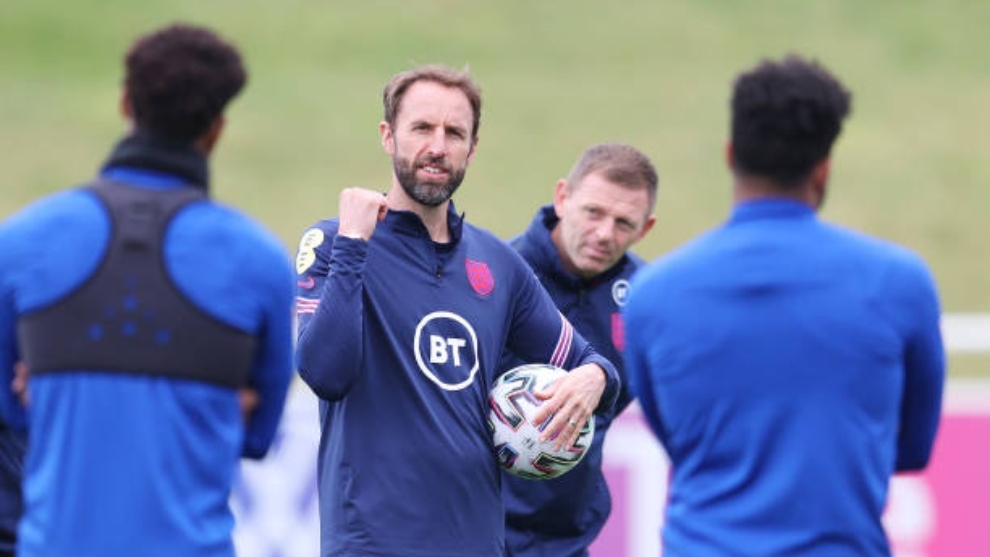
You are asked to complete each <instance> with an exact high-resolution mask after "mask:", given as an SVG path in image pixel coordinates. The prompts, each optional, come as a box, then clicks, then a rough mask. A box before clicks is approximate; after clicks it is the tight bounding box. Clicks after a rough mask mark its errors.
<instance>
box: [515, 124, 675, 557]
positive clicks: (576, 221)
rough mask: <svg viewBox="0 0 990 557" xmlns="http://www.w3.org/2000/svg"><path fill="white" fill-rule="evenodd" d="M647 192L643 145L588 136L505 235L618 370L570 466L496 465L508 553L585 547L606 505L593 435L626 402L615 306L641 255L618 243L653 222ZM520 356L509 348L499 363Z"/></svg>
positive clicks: (650, 181)
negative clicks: (589, 141)
mask: <svg viewBox="0 0 990 557" xmlns="http://www.w3.org/2000/svg"><path fill="white" fill-rule="evenodd" d="M656 196H657V172H656V169H655V168H654V167H653V164H652V163H651V162H650V160H649V158H648V157H647V156H646V155H644V154H643V153H642V152H640V151H638V150H637V149H636V148H634V147H632V146H629V145H624V144H619V143H603V144H599V145H594V146H592V147H591V148H589V149H587V150H586V151H585V152H584V153H583V154H582V155H581V157H580V158H579V159H578V161H577V163H576V164H575V165H574V167H573V168H572V169H571V171H570V174H568V176H567V178H566V179H561V180H560V181H558V182H557V185H556V189H555V190H554V197H553V203H552V204H551V205H547V206H544V207H542V208H540V210H539V211H538V212H537V213H536V216H535V217H534V218H533V221H532V223H531V224H530V225H529V228H527V229H526V231H525V232H523V233H522V234H520V235H519V236H517V237H515V238H513V239H512V240H511V244H512V246H513V247H514V248H516V250H518V251H519V253H520V254H521V255H522V256H523V258H524V259H525V260H526V262H527V263H529V265H530V266H531V267H532V268H533V271H534V272H535V273H536V276H537V278H539V279H540V283H541V284H542V285H543V287H544V288H545V289H546V290H547V292H549V293H550V297H551V298H553V301H554V304H556V306H557V308H558V309H559V310H560V311H561V313H563V314H564V316H565V317H567V319H568V321H570V322H571V324H573V325H574V327H575V328H576V329H577V330H578V331H579V332H580V333H581V334H582V335H584V337H585V338H586V339H588V342H590V343H591V344H592V346H594V348H595V350H596V351H598V352H599V353H601V354H603V355H604V356H606V357H607V358H609V359H610V360H611V361H612V362H614V363H615V364H616V367H617V368H618V370H619V376H620V378H622V380H623V381H622V382H623V384H622V389H621V390H620V391H619V398H618V400H617V401H616V403H615V407H613V408H612V409H611V410H609V411H607V412H600V413H596V414H595V437H594V440H593V441H592V444H591V446H590V447H589V448H588V452H587V454H585V456H584V458H583V459H582V460H581V462H579V463H578V464H577V466H575V467H574V468H573V469H572V470H570V471H568V472H567V473H566V474H564V475H563V476H560V477H558V478H554V479H551V480H545V481H532V480H525V479H521V478H518V477H516V476H513V475H511V474H508V473H506V474H503V476H502V486H503V495H504V500H505V528H506V549H507V554H508V555H509V556H511V557H581V556H584V555H587V554H588V546H589V545H590V544H591V542H592V541H594V539H595V537H596V536H597V535H598V533H599V532H600V531H601V529H602V527H603V526H604V525H605V521H606V520H607V519H608V515H609V513H610V512H611V508H612V501H611V497H610V495H609V491H608V485H607V484H606V483H605V477H604V475H603V474H602V444H603V443H604V440H605V433H606V432H607V431H608V428H609V426H610V425H611V423H612V420H614V419H615V417H616V416H617V415H618V414H619V413H620V412H622V411H623V410H624V409H625V408H626V407H627V406H629V403H630V402H632V395H631V394H630V393H629V390H628V389H627V388H626V384H625V379H624V371H623V366H622V364H621V362H622V354H621V351H622V347H623V339H624V336H623V335H624V333H623V328H622V318H621V315H620V309H621V308H622V306H623V305H624V304H625V303H626V299H627V297H628V294H629V281H630V280H631V278H632V276H633V273H635V272H636V270H637V269H638V268H639V267H640V265H642V263H643V261H642V260H641V259H640V258H639V257H637V256H636V255H635V254H633V253H632V252H630V251H628V250H629V248H630V247H631V246H632V245H633V244H634V243H636V242H638V241H639V240H641V239H642V238H643V237H644V236H645V235H646V234H647V232H649V231H650V229H651V228H652V227H653V224H654V222H655V221H656V217H655V216H654V215H653V214H652V213H653V207H654V205H655V203H656ZM521 363H523V362H521V361H519V360H518V359H517V358H512V357H510V359H509V361H508V362H507V363H506V364H505V365H506V367H513V366H515V365H519V364H521Z"/></svg>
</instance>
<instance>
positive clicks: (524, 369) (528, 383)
mask: <svg viewBox="0 0 990 557" xmlns="http://www.w3.org/2000/svg"><path fill="white" fill-rule="evenodd" d="M566 374H567V372H566V371H564V370H562V369H560V368H558V367H554V366H552V365H549V364H527V365H523V366H519V367H516V368H513V369H511V370H509V371H507V372H505V373H503V374H502V376H501V377H499V378H498V380H497V381H495V385H494V386H493V387H492V390H491V392H490V393H489V395H488V406H489V410H488V427H489V428H490V429H491V431H492V443H493V444H494V447H495V457H496V459H498V464H499V466H501V467H502V469H504V470H506V471H508V472H510V473H512V474H515V475H516V476H519V477H521V478H526V479H530V480H548V479H551V478H556V477H558V476H560V475H562V474H564V473H565V472H567V471H568V470H570V469H572V468H574V466H576V465H577V463H578V462H580V461H581V459H582V458H583V457H584V453H585V452H586V451H587V450H588V447H589V446H590V445H591V440H592V438H593V437H594V435H595V420H594V419H593V418H592V419H589V420H588V421H587V422H586V423H585V424H584V425H583V426H582V427H581V434H580V436H579V437H578V439H577V441H576V442H575V443H574V446H573V447H571V448H564V449H560V450H554V448H553V441H552V440H549V441H545V442H541V441H540V433H541V432H542V431H543V429H544V428H545V427H546V426H547V424H549V423H550V419H552V418H553V416H551V417H550V419H547V421H546V422H544V423H542V424H534V423H533V421H532V416H533V415H534V414H536V410H537V408H539V407H540V404H541V403H542V402H543V401H541V400H540V399H538V398H536V395H535V394H534V393H535V392H537V391H540V390H543V389H544V388H546V387H547V386H549V385H550V384H551V383H553V382H554V381H556V380H558V379H560V378H561V377H563V376H564V375H566Z"/></svg>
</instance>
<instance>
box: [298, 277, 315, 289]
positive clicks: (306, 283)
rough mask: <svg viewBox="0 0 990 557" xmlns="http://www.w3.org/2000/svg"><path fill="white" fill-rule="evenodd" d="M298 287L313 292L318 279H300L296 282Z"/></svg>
mask: <svg viewBox="0 0 990 557" xmlns="http://www.w3.org/2000/svg"><path fill="white" fill-rule="evenodd" d="M296 286H298V287H299V288H302V289H303V290H312V289H313V287H314V286H316V279H314V278H313V277H306V278H302V279H299V281H298V282H296Z"/></svg>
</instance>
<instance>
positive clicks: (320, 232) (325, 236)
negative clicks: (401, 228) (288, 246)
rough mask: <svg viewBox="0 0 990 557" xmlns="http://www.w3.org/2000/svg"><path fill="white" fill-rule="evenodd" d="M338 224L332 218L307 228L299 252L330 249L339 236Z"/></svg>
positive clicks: (303, 233)
mask: <svg viewBox="0 0 990 557" xmlns="http://www.w3.org/2000/svg"><path fill="white" fill-rule="evenodd" d="M338 224H339V221H338V219H337V218H330V219H323V220H319V221H317V222H315V223H313V224H312V225H310V226H308V227H306V229H305V230H303V232H302V234H301V235H300V236H299V246H298V248H297V249H298V251H303V250H315V249H318V248H321V247H325V248H326V247H329V245H330V242H331V241H333V237H334V236H336V235H337V227H338ZM377 232H379V231H376V233H377Z"/></svg>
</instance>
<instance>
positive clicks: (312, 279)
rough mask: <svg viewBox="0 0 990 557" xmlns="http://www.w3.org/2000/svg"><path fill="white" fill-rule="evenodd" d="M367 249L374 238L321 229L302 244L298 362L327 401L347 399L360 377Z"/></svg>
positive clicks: (302, 373) (309, 382) (301, 373)
mask: <svg viewBox="0 0 990 557" xmlns="http://www.w3.org/2000/svg"><path fill="white" fill-rule="evenodd" d="M334 231H335V228H334ZM328 237H329V238H331V239H330V240H328V239H327V238H328ZM317 240H318V243H317ZM327 244H330V249H329V250H328V249H327ZM310 253H311V254H310ZM367 253H368V242H365V241H362V240H357V239H353V238H346V237H342V236H336V235H335V234H334V235H330V234H328V233H326V232H324V231H323V230H320V229H316V228H314V229H310V231H308V232H307V233H306V234H305V235H304V236H303V241H302V242H300V252H299V254H300V255H298V256H297V258H296V272H297V273H298V279H299V282H298V284H299V290H298V296H297V306H296V307H297V310H296V312H297V315H298V324H299V340H298V344H297V347H296V365H297V368H298V370H299V376H300V377H302V379H303V381H305V382H306V384H307V385H309V387H310V388H311V389H312V390H313V392H314V393H315V394H316V395H317V396H319V397H320V398H321V399H324V400H331V401H332V400H339V399H341V398H343V397H344V396H345V395H346V394H347V393H348V392H349V391H350V389H351V387H352V386H353V385H354V384H355V383H356V382H357V380H358V378H359V377H360V373H361V366H362V363H363V361H364V344H363V331H364V296H363V292H364V284H363V278H364V265H365V261H366V258H367Z"/></svg>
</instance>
